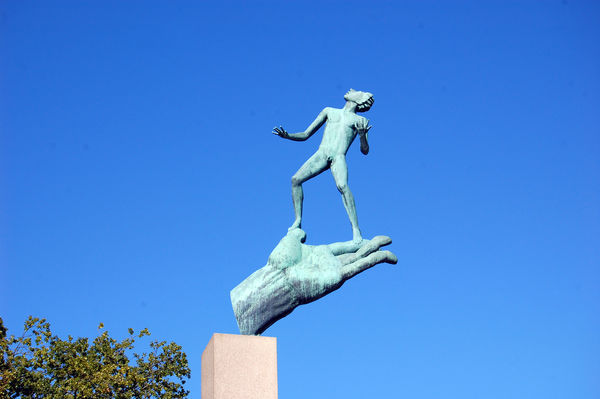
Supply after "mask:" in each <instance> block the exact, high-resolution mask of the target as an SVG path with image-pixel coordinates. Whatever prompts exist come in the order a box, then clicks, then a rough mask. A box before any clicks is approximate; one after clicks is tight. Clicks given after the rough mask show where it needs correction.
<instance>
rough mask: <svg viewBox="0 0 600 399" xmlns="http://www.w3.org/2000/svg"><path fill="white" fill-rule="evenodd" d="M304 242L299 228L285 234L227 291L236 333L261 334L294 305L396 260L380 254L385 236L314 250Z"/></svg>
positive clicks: (321, 294)
mask: <svg viewBox="0 0 600 399" xmlns="http://www.w3.org/2000/svg"><path fill="white" fill-rule="evenodd" d="M305 238H306V234H305V233H304V231H302V230H300V229H294V230H291V231H290V232H288V234H287V235H286V236H285V237H283V238H282V239H281V241H280V242H279V244H278V245H277V246H276V247H275V249H274V250H273V252H272V253H271V255H270V256H269V260H268V262H267V265H266V266H264V267H263V268H261V269H259V270H257V271H256V272H254V273H253V274H252V275H250V276H249V277H248V278H247V279H246V280H244V281H243V282H242V283H241V284H240V285H238V286H237V287H235V288H234V289H233V290H232V291H231V302H232V305H233V310H234V312H235V316H236V319H237V322H238V326H239V328H240V332H241V333H242V334H261V333H262V332H263V331H265V330H266V329H267V328H268V327H269V326H271V325H272V324H273V323H275V322H276V321H277V320H279V319H281V318H283V317H285V316H287V315H288V314H290V313H291V312H292V311H293V310H294V309H295V308H296V307H297V306H299V305H303V304H306V303H309V302H312V301H315V300H317V299H319V298H322V297H323V296H325V295H327V294H329V293H331V292H332V291H335V290H337V289H338V288H340V287H341V286H342V284H344V282H345V281H346V280H348V279H350V278H352V277H354V276H355V275H357V274H358V273H360V272H363V271H365V270H367V269H369V268H371V267H373V266H375V265H376V264H378V263H383V262H386V263H393V264H395V263H396V262H397V261H398V260H397V258H396V256H395V255H394V254H392V253H391V252H390V251H382V250H380V248H381V247H382V246H385V245H388V244H390V243H391V242H392V240H391V239H390V238H389V237H385V236H377V237H375V238H373V239H372V240H363V241H361V242H354V241H347V242H338V243H334V244H329V245H317V246H312V245H305V244H303V242H304V240H305Z"/></svg>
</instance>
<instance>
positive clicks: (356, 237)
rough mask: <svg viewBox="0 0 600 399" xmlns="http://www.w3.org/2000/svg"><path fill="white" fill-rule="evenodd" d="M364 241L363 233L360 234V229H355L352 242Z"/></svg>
mask: <svg viewBox="0 0 600 399" xmlns="http://www.w3.org/2000/svg"><path fill="white" fill-rule="evenodd" d="M362 241H363V238H362V234H360V230H354V231H353V232H352V242H353V243H356V244H360V243H361V242H362Z"/></svg>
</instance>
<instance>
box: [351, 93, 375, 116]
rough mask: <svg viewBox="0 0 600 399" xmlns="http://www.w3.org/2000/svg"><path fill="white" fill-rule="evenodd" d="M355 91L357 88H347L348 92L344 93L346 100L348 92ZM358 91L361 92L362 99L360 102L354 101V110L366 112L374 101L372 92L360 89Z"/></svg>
mask: <svg viewBox="0 0 600 399" xmlns="http://www.w3.org/2000/svg"><path fill="white" fill-rule="evenodd" d="M357 91H358V90H354V89H350V90H348V93H346V94H345V95H344V98H345V99H346V100H348V94H350V93H356V92H357ZM360 93H362V94H363V98H364V100H363V101H362V102H360V103H356V112H367V111H368V110H369V109H371V106H372V105H373V102H374V101H375V100H374V99H373V94H371V93H368V92H364V91H361V92H360Z"/></svg>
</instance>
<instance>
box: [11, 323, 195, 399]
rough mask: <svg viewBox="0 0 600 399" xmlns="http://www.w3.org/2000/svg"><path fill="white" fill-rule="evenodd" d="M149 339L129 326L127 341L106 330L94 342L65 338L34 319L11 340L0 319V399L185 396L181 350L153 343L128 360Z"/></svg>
mask: <svg viewBox="0 0 600 399" xmlns="http://www.w3.org/2000/svg"><path fill="white" fill-rule="evenodd" d="M103 328H104V325H103V324H102V323H100V326H99V327H98V329H99V330H101V329H103ZM149 335H150V332H149V331H148V330H147V329H144V330H142V331H140V332H139V333H137V334H135V332H134V331H133V329H131V328H130V329H129V337H128V338H126V339H124V340H123V341H117V340H115V339H113V338H111V337H110V336H109V335H108V332H106V331H104V332H102V333H101V334H99V335H98V336H97V337H96V338H94V340H93V341H91V342H90V340H89V339H88V338H77V339H75V338H73V337H71V336H69V337H68V338H67V339H66V340H62V339H60V338H58V337H57V336H56V335H52V333H51V331H50V324H49V323H48V322H47V321H46V320H45V319H38V318H34V317H31V316H30V317H29V319H27V321H26V322H25V328H24V332H23V335H21V336H20V337H15V336H13V335H11V336H10V337H7V335H6V328H5V327H4V325H3V323H2V319H1V318H0V399H9V398H22V399H34V398H48V399H58V398H60V399H76V398H86V399H87V398H90V399H96V398H98V399H104V398H111V399H112V398H116V399H129V398H132V399H133V398H136V399H141V398H166V399H176V398H186V397H187V396H188V393H189V391H187V390H185V389H184V388H183V384H185V382H186V381H185V378H190V369H189V367H188V362H187V358H186V355H185V353H183V352H182V350H181V346H179V345H177V344H175V343H173V342H171V343H167V342H166V341H160V342H158V341H154V342H151V343H150V348H151V350H150V352H149V353H142V354H137V353H133V359H132V361H130V359H129V357H128V353H132V350H133V347H134V343H135V342H136V340H138V339H141V338H143V337H144V336H149Z"/></svg>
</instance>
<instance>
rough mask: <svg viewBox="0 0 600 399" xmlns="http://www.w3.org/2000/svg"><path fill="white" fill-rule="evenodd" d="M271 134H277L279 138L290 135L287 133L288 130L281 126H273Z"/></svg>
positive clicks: (285, 137)
mask: <svg viewBox="0 0 600 399" xmlns="http://www.w3.org/2000/svg"><path fill="white" fill-rule="evenodd" d="M273 134H275V135H277V136H279V137H281V138H284V139H287V138H289V137H290V135H289V134H288V132H286V131H285V129H284V128H283V127H282V126H279V127H274V128H273Z"/></svg>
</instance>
